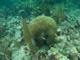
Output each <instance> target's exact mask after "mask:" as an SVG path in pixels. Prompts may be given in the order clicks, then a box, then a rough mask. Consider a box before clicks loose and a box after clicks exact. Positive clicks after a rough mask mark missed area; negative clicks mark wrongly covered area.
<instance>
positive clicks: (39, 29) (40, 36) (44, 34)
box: [29, 16, 57, 46]
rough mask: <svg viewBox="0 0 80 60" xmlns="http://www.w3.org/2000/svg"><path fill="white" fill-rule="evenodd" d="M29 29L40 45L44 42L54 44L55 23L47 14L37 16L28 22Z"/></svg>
mask: <svg viewBox="0 0 80 60" xmlns="http://www.w3.org/2000/svg"><path fill="white" fill-rule="evenodd" d="M29 29H30V31H31V33H32V35H33V37H34V40H35V41H36V43H37V46H42V45H44V43H47V44H49V45H54V38H55V34H56V32H57V25H56V22H55V20H54V19H52V18H51V17H48V16H38V17H36V18H35V19H34V21H33V22H32V23H30V24H29Z"/></svg>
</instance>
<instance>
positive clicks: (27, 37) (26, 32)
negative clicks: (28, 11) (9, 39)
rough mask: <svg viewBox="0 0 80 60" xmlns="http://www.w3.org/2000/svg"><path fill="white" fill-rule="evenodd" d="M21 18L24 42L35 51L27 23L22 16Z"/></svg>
mask: <svg viewBox="0 0 80 60" xmlns="http://www.w3.org/2000/svg"><path fill="white" fill-rule="evenodd" d="M21 20H22V27H23V33H24V38H25V42H26V43H27V46H28V47H29V49H30V51H33V52H36V46H35V41H34V39H33V38H32V35H31V33H30V31H29V28H28V25H27V24H26V22H25V21H24V19H23V18H21Z"/></svg>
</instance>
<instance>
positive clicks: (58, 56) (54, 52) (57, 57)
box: [48, 47, 69, 60]
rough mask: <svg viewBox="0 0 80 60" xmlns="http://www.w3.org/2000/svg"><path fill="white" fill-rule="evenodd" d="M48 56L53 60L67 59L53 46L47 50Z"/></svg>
mask: <svg viewBox="0 0 80 60" xmlns="http://www.w3.org/2000/svg"><path fill="white" fill-rule="evenodd" d="M48 56H53V57H54V59H55V60H69V59H68V58H67V57H66V56H64V55H62V54H61V53H59V52H58V50H57V49H56V48H54V47H51V49H50V50H48Z"/></svg>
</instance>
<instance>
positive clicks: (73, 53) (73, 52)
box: [69, 47, 78, 60]
mask: <svg viewBox="0 0 80 60" xmlns="http://www.w3.org/2000/svg"><path fill="white" fill-rule="evenodd" d="M69 57H70V59H71V60H78V51H77V49H76V48H75V47H73V48H72V49H71V52H70V54H69Z"/></svg>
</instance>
